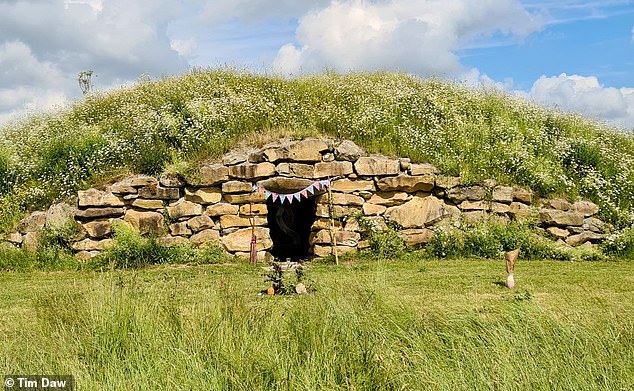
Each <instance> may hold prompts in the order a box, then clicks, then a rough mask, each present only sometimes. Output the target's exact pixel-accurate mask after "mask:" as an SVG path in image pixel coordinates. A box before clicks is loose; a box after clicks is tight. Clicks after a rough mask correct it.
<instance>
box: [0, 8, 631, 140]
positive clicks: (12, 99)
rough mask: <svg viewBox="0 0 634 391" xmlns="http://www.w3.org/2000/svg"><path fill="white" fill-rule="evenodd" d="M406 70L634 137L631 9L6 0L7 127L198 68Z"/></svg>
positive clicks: (3, 68) (0, 41) (1, 103)
mask: <svg viewBox="0 0 634 391" xmlns="http://www.w3.org/2000/svg"><path fill="white" fill-rule="evenodd" d="M223 65H229V66H234V67H239V68H247V69H250V70H252V71H254V72H267V73H276V74H282V75H286V76H290V77H293V76H295V75H301V74H304V73H310V72H319V71H322V70H324V69H334V70H338V71H341V72H346V71H350V70H370V71H373V70H395V71H402V72H408V73H412V74H416V75H420V76H423V77H428V76H436V77H443V78H447V79H450V80H458V81H464V82H466V83H469V84H473V85H475V86H478V85H485V86H488V87H491V86H494V87H496V88H500V89H504V90H506V91H508V92H510V93H514V94H519V95H522V96H524V97H526V98H527V99H531V100H534V101H537V102H540V103H542V104H544V105H547V106H556V107H558V108H560V109H564V110H569V111H575V112H580V113H582V114H584V115H587V116H590V117H593V118H596V119H598V120H601V121H606V122H608V123H610V124H613V125H616V126H619V127H623V128H627V129H634V72H632V70H634V0H605V1H592V0H591V1H578V0H561V1H549V0H523V1H522V0H479V1H474V0H338V1H334V0H207V1H204V0H182V1H176V2H175V1H171V0H42V1H29V0H0V124H2V123H3V122H6V121H10V120H11V119H13V118H16V117H19V116H20V115H22V114H23V113H25V112H30V111H38V110H47V109H50V108H52V107H55V106H60V105H64V104H66V103H68V102H70V101H73V100H75V99H81V92H80V90H79V87H78V85H77V81H76V78H77V74H78V73H79V72H81V71H83V70H88V69H90V70H93V71H94V72H95V74H96V75H97V76H96V79H95V85H96V87H97V88H98V89H100V90H107V89H110V88H116V87H117V86H120V85H124V84H126V83H130V82H132V81H134V80H136V79H138V78H139V77H140V76H141V75H142V74H146V75H150V76H152V77H161V76H163V75H171V74H178V73H182V72H185V71H187V70H188V69H190V68H191V67H193V66H201V67H216V66H223Z"/></svg>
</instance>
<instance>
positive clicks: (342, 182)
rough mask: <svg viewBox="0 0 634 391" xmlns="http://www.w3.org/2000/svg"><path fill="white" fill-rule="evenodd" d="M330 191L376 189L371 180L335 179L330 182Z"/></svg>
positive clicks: (348, 191)
mask: <svg viewBox="0 0 634 391" xmlns="http://www.w3.org/2000/svg"><path fill="white" fill-rule="evenodd" d="M331 188H332V191H340V192H343V193H352V192H354V191H376V186H374V182H373V181H364V180H354V181H353V180H350V179H347V178H346V179H337V180H336V181H333V182H332V186H331Z"/></svg>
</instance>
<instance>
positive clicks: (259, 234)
mask: <svg viewBox="0 0 634 391" xmlns="http://www.w3.org/2000/svg"><path fill="white" fill-rule="evenodd" d="M255 235H256V239H257V244H256V249H257V250H258V251H262V250H268V249H270V248H271V247H273V241H272V240H271V236H270V235H269V229H268V228H264V227H256V228H255ZM220 241H221V243H222V245H223V246H224V247H225V249H226V250H227V251H231V252H236V251H251V228H244V229H240V230H237V231H236V232H233V233H231V234H229V235H226V236H223V237H222V238H221V239H220Z"/></svg>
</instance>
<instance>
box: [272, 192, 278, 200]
mask: <svg viewBox="0 0 634 391" xmlns="http://www.w3.org/2000/svg"><path fill="white" fill-rule="evenodd" d="M271 197H273V202H275V201H277V197H279V194H277V193H273V192H271Z"/></svg>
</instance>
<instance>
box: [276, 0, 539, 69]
mask: <svg viewBox="0 0 634 391" xmlns="http://www.w3.org/2000/svg"><path fill="white" fill-rule="evenodd" d="M542 26H543V22H542V21H541V19H540V18H539V17H538V16H536V15H532V14H530V13H528V12H527V11H526V10H525V9H524V8H523V7H522V5H521V4H520V3H519V2H518V1H516V0H486V1H478V2H474V1H470V0H386V1H375V2H370V1H361V0H354V1H352V0H351V1H333V2H331V3H330V5H329V6H328V7H326V8H324V9H321V10H319V11H312V12H309V13H308V14H306V15H304V16H302V17H301V18H300V20H299V25H298V28H297V31H296V39H297V41H298V42H299V44H300V45H299V46H295V45H285V46H283V47H282V48H281V49H280V50H279V52H278V55H277V58H276V59H275V62H274V69H276V70H277V71H279V72H285V73H296V72H302V71H304V72H312V71H319V70H322V69H324V68H334V69H336V70H339V71H348V70H376V69H385V70H387V69H389V70H400V71H407V72H412V73H417V74H421V75H430V74H434V75H457V74H460V73H462V72H464V69H463V67H462V65H461V64H460V61H459V58H458V57H457V55H456V54H455V52H456V51H457V50H458V49H460V48H462V47H464V46H465V45H466V44H468V43H469V42H471V41H473V40H475V39H479V38H482V37H489V36H492V35H494V34H506V35H512V36H517V37H524V36H526V35H528V34H530V33H532V32H535V31H538V30H539V29H541V28H542Z"/></svg>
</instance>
